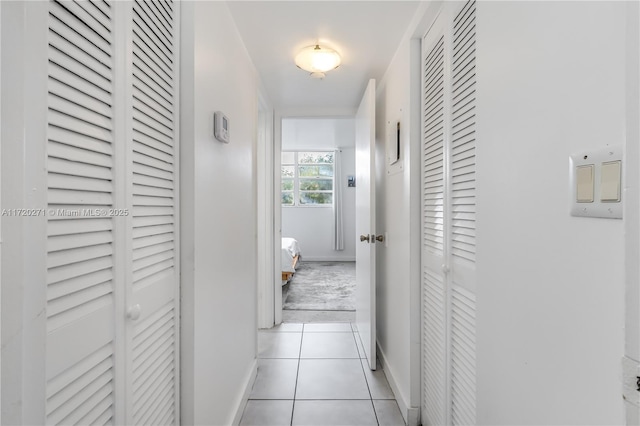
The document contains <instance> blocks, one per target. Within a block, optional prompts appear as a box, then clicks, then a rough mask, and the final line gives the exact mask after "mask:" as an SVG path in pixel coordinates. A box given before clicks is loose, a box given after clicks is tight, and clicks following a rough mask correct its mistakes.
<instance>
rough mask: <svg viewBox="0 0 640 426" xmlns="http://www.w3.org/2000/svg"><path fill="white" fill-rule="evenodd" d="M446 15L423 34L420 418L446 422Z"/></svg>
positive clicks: (425, 423)
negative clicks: (444, 22)
mask: <svg viewBox="0 0 640 426" xmlns="http://www.w3.org/2000/svg"><path fill="white" fill-rule="evenodd" d="M442 24H443V20H442V16H440V17H439V18H438V20H437V21H436V23H435V24H434V26H433V27H432V28H431V30H430V31H429V33H428V34H427V35H426V36H425V38H424V39H423V83H424V84H423V93H422V99H423V108H424V111H423V120H424V121H423V135H422V424H423V425H431V424H434V425H442V424H445V422H446V418H447V412H446V409H445V407H446V406H447V388H448V384H447V364H446V348H447V330H446V327H447V321H446V312H447V294H446V289H445V285H446V283H445V273H444V271H443V269H444V267H445V233H444V230H445V221H444V220H445V218H444V205H445V198H444V197H445V191H444V178H445V167H444V166H445V161H444V158H445V157H444V155H445V151H444V141H445V127H444V126H445V115H446V110H445V106H446V105H445V97H446V88H445V84H444V83H445V80H444V76H445V49H444V28H443V25H442Z"/></svg>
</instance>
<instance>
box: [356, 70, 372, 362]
mask: <svg viewBox="0 0 640 426" xmlns="http://www.w3.org/2000/svg"><path fill="white" fill-rule="evenodd" d="M375 108H376V82H375V80H373V79H372V80H369V83H368V85H367V88H366V90H365V92H364V95H363V97H362V101H361V102H360V107H359V108H358V112H357V114H356V230H357V231H356V232H357V233H359V234H358V235H359V237H358V241H357V242H356V325H357V329H358V335H359V336H360V340H361V341H362V345H363V347H364V352H365V354H366V357H367V361H368V362H369V367H370V368H371V369H372V370H375V369H376V250H375V248H376V247H375V242H376V235H375V225H376V216H375V213H376V205H375V201H376V198H375V195H376V194H375V152H376V151H375V142H376V137H375V118H376V112H375Z"/></svg>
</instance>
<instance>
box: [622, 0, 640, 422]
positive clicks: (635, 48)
mask: <svg viewBox="0 0 640 426" xmlns="http://www.w3.org/2000/svg"><path fill="white" fill-rule="evenodd" d="M626 7H627V11H628V13H627V52H626V56H627V65H626V66H627V70H626V74H627V75H626V92H627V98H626V136H627V138H626V142H625V162H626V167H624V176H623V181H624V182H625V184H624V188H625V191H624V195H623V197H624V199H625V201H624V213H623V218H624V219H623V220H624V228H625V248H624V252H625V349H624V358H623V362H622V373H623V395H624V397H625V403H624V406H625V416H626V424H638V422H640V395H639V394H638V392H637V388H636V387H637V383H636V377H637V375H638V374H640V321H639V318H640V267H638V264H639V263H638V260H639V259H640V173H639V172H638V167H637V166H638V164H640V149H639V148H638V142H639V140H640V99H639V98H640V78H639V77H638V70H639V69H640V59H639V58H640V7H639V6H638V3H636V2H631V3H629V4H627V6H626Z"/></svg>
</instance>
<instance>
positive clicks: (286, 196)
mask: <svg viewBox="0 0 640 426" xmlns="http://www.w3.org/2000/svg"><path fill="white" fill-rule="evenodd" d="M282 205H283V206H292V205H293V192H283V193H282Z"/></svg>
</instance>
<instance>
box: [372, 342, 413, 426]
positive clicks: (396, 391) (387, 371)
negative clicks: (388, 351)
mask: <svg viewBox="0 0 640 426" xmlns="http://www.w3.org/2000/svg"><path fill="white" fill-rule="evenodd" d="M376 346H377V347H378V361H380V365H381V366H382V372H383V373H384V375H385V377H386V378H387V382H389V386H391V390H392V391H393V395H394V396H395V397H396V402H397V403H398V408H400V413H401V414H402V418H403V419H404V422H405V423H406V425H407V426H418V425H419V424H420V409H419V408H416V407H411V406H410V404H408V403H407V401H406V400H405V398H404V395H403V394H402V392H400V388H399V387H398V384H397V382H396V379H395V377H394V376H393V370H392V369H391V367H390V366H389V363H387V359H386V357H385V355H384V351H383V350H382V348H380V345H376Z"/></svg>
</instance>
